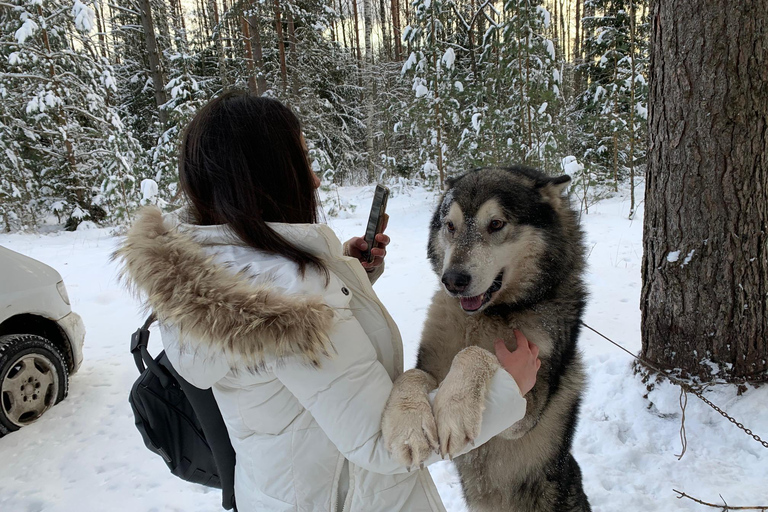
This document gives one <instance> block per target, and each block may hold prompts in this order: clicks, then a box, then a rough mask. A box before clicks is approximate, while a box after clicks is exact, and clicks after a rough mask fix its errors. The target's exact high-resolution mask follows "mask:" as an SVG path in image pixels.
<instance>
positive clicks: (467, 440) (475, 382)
mask: <svg viewBox="0 0 768 512" xmlns="http://www.w3.org/2000/svg"><path fill="white" fill-rule="evenodd" d="M498 368H499V361H498V359H496V356H494V355H493V354H491V353H490V352H488V351H487V350H485V349H482V348H480V347H476V346H471V347H467V348H465V349H464V350H462V351H461V352H459V353H458V354H456V357H454V358H453V362H452V363H451V370H450V371H449V372H448V375H447V376H446V377H445V380H443V382H442V383H440V388H439V389H438V390H437V396H436V397H435V406H434V410H435V420H436V421H437V432H438V437H439V439H440V454H441V455H442V456H443V457H445V456H446V455H448V456H449V457H450V458H453V457H454V456H455V455H458V454H459V453H460V452H461V451H462V449H463V448H464V447H465V446H466V445H467V444H471V443H474V440H475V438H476V437H477V436H478V435H479V434H480V423H481V421H482V418H483V411H484V410H485V397H486V394H487V391H488V387H489V386H490V382H491V379H492V378H493V375H494V374H495V373H496V370H498Z"/></svg>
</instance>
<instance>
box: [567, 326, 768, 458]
mask: <svg viewBox="0 0 768 512" xmlns="http://www.w3.org/2000/svg"><path fill="white" fill-rule="evenodd" d="M581 325H583V326H584V327H586V328H587V329H589V330H590V331H592V332H594V333H595V334H597V335H598V336H600V337H601V338H603V339H605V340H606V341H608V342H610V343H612V344H614V345H616V346H617V347H618V348H620V349H621V350H623V351H624V352H626V353H627V354H629V355H630V356H632V357H633V358H635V359H636V360H638V361H640V362H641V363H643V364H644V365H645V366H647V367H648V368H650V369H652V370H654V371H656V372H658V373H660V374H662V375H664V376H665V377H666V378H668V379H669V380H670V382H673V383H674V384H677V385H678V386H680V387H681V388H683V391H685V392H686V393H692V394H693V395H695V396H696V398H698V399H699V400H701V401H702V402H704V403H705V404H707V405H708V406H710V407H711V408H712V409H714V410H715V411H717V412H719V413H720V415H721V416H722V417H723V418H726V419H728V421H730V422H731V423H733V424H734V425H736V426H737V427H738V428H740V429H741V430H742V431H744V433H746V434H747V435H748V436H750V437H751V438H752V439H754V440H755V441H757V442H758V443H760V444H761V445H763V448H768V441H763V440H762V439H761V438H760V436H759V435H757V434H755V433H754V432H752V430H750V429H748V428H747V427H745V426H744V424H743V423H741V422H740V421H736V419H735V418H733V417H732V416H730V415H728V413H727V412H725V411H724V410H722V409H721V408H720V407H718V406H717V405H715V404H713V403H712V402H711V401H710V400H709V399H707V398H705V397H704V395H702V394H701V391H698V390H696V389H693V388H692V387H691V386H690V384H688V383H687V382H685V381H684V380H682V379H679V378H677V377H675V376H674V375H670V374H669V373H668V372H665V371H663V370H661V369H659V368H657V367H656V366H655V365H653V364H652V363H650V362H649V361H646V360H645V359H643V358H642V357H638V356H636V355H635V354H633V353H632V352H630V351H629V350H627V349H626V348H624V347H623V346H621V345H619V344H618V343H616V342H615V341H613V340H612V339H610V338H609V337H608V336H606V335H605V334H603V333H601V332H599V331H597V330H596V329H594V328H592V327H590V326H588V325H587V324H585V323H584V322H581ZM681 456H682V455H681Z"/></svg>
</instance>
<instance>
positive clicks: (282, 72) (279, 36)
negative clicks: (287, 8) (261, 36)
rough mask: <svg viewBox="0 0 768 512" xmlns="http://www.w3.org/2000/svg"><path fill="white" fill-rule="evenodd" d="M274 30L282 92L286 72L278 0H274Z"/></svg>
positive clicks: (284, 88)
mask: <svg viewBox="0 0 768 512" xmlns="http://www.w3.org/2000/svg"><path fill="white" fill-rule="evenodd" d="M274 5H275V31H276V32H277V50H278V52H279V54H280V79H281V80H282V82H283V92H285V90H286V89H287V88H288V72H287V70H286V66H285V39H284V38H283V16H282V13H281V12H280V0H275V4H274Z"/></svg>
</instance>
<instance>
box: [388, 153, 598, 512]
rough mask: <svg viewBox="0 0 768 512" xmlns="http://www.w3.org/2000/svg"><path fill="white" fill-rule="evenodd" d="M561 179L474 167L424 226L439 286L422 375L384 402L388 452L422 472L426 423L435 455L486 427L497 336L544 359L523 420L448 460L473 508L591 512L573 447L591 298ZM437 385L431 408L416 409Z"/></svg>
mask: <svg viewBox="0 0 768 512" xmlns="http://www.w3.org/2000/svg"><path fill="white" fill-rule="evenodd" d="M569 182H570V178H569V177H568V176H561V177H558V178H550V177H547V176H545V175H544V174H542V173H540V172H538V171H536V170H533V169H529V168H526V167H511V168H506V169H498V168H483V169H476V170H474V171H470V172H468V173H466V174H464V175H462V176H460V177H458V178H456V179H453V180H450V181H449V182H448V186H447V190H446V192H445V194H444V195H443V197H442V200H441V202H440V204H439V206H438V207H437V210H436V211H435V213H434V216H433V217H432V222H431V224H430V238H429V246H428V256H429V260H430V262H431V264H432V268H433V270H434V271H435V273H436V274H437V275H438V277H439V278H440V280H441V281H442V283H443V285H444V288H445V289H444V290H439V291H438V292H437V293H436V294H435V296H434V298H433V299H432V304H431V306H430V308H429V312H428V314H427V320H426V323H425V326H424V331H423V333H422V339H421V345H420V347H419V356H418V362H417V364H416V368H415V369H413V370H409V371H408V372H405V373H404V374H403V375H401V376H400V377H399V378H398V380H397V381H396V382H395V387H394V389H393V391H392V394H391V395H390V400H389V402H388V405H387V408H386V410H385V413H384V418H383V422H382V428H383V435H384V438H385V441H386V442H387V445H388V447H389V448H390V450H391V451H392V452H393V453H394V454H395V455H397V456H398V457H399V459H400V460H401V461H402V462H403V463H404V464H406V465H409V466H410V465H418V464H419V463H420V462H422V461H423V460H424V459H426V458H427V455H428V454H429V451H430V450H431V449H432V448H434V447H435V442H434V437H435V435H434V433H431V432H429V430H430V428H429V427H425V425H427V426H428V425H430V424H432V425H436V430H437V438H438V439H439V445H440V451H441V453H442V454H444V455H448V456H451V457H452V456H453V455H456V454H458V452H460V451H461V450H462V449H463V448H464V447H465V446H466V444H467V443H472V441H473V440H474V438H475V437H476V436H477V434H478V432H479V430H480V420H481V416H482V412H483V407H484V397H485V390H486V389H487V386H488V384H489V381H490V378H491V376H492V375H493V373H494V372H495V370H496V368H498V362H497V360H496V357H495V356H493V355H492V354H493V351H494V349H493V343H494V340H495V339H496V338H502V339H503V340H505V342H506V343H507V346H508V348H509V349H510V350H513V349H514V348H515V347H516V345H517V343H516V341H515V335H514V333H513V330H514V329H519V330H520V331H522V332H523V333H524V334H525V336H526V337H527V338H528V339H529V340H530V341H531V342H533V343H535V344H536V345H538V347H539V349H540V353H539V357H540V359H541V369H540V370H539V373H538V376H537V381H536V385H535V386H534V388H533V389H532V390H531V391H530V392H529V393H528V394H527V395H526V397H525V398H526V400H527V410H526V414H525V417H524V418H523V419H522V420H521V421H519V422H518V423H516V424H515V425H513V426H512V427H511V428H509V429H507V430H506V431H504V432H502V433H501V434H499V435H498V436H496V437H494V438H492V439H491V440H490V441H489V442H487V443H486V444H484V445H482V446H480V447H479V448H477V449H475V450H473V451H470V452H469V453H467V454H465V455H461V456H459V457H457V458H455V459H454V462H455V464H456V467H457V469H458V472H459V475H460V476H461V484H462V487H463V490H464V496H465V498H466V500H467V504H468V506H469V510H471V511H472V512H576V511H578V512H585V511H589V510H591V509H590V506H589V501H588V500H587V497H586V495H585V494H584V490H583V488H582V482H581V470H580V468H579V465H578V464H577V463H576V460H575V459H574V458H573V456H572V455H571V451H570V450H571V443H572V441H573V436H574V431H575V428H576V420H577V417H578V412H579V403H580V400H581V395H582V392H583V390H584V385H585V375H584V367H583V363H582V360H581V355H580V353H579V352H578V350H577V348H576V342H577V339H578V337H579V328H580V323H579V322H580V319H581V316H582V312H583V309H584V305H585V300H586V292H585V289H584V284H583V282H582V273H583V270H584V266H585V256H584V246H583V243H582V233H581V230H580V229H579V226H578V223H577V219H576V215H575V212H574V211H573V210H572V209H571V207H570V203H569V201H568V199H567V197H566V196H565V195H564V189H565V187H566V186H567V184H568V183H569ZM478 347H479V348H478ZM438 384H439V389H438V391H437V395H436V397H435V401H434V405H433V408H432V411H430V410H429V408H428V407H416V406H415V405H414V404H424V400H426V399H427V393H429V392H430V391H431V390H433V389H434V388H435V387H437V385H438ZM433 412H434V420H432V419H431V418H428V417H425V416H424V415H429V414H432V413H433Z"/></svg>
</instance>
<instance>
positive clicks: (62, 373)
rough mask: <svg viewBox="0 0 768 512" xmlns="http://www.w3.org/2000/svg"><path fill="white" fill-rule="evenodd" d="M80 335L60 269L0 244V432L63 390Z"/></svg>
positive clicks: (79, 354)
mask: <svg viewBox="0 0 768 512" xmlns="http://www.w3.org/2000/svg"><path fill="white" fill-rule="evenodd" d="M84 338H85V327H84V325H83V321H82V319H81V318H80V316H79V315H77V314H76V313H73V312H72V309H71V308H70V306H69V296H68V295H67V289H66V287H65V286H64V281H63V280H62V279H61V275H60V274H59V273H58V272H56V271H55V270H54V269H52V268H51V267H49V266H48V265H46V264H44V263H41V262H39V261H37V260H35V259H32V258H29V257H27V256H23V255H21V254H19V253H17V252H14V251H11V250H10V249H6V248H5V247H2V246H0V437H2V436H3V435H5V434H7V433H8V432H12V431H14V430H18V429H19V428H21V427H23V426H26V425H29V424H30V423H32V422H33V421H35V420H37V419H38V418H40V416H42V415H43V413H44V412H45V411H47V410H48V409H50V408H51V407H53V406H54V405H55V404H57V403H58V402H60V401H61V400H63V399H64V397H65V396H67V391H68V387H69V375H70V374H73V373H75V372H76V371H77V369H78V368H79V367H80V364H81V363H82V362H83V340H84Z"/></svg>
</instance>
